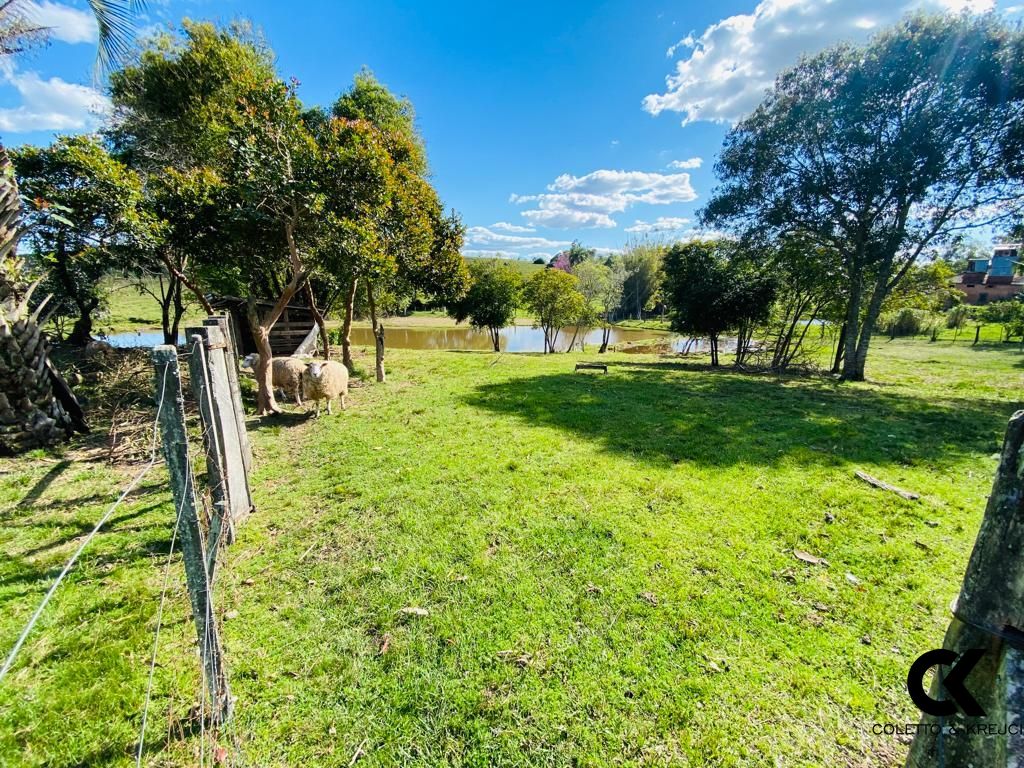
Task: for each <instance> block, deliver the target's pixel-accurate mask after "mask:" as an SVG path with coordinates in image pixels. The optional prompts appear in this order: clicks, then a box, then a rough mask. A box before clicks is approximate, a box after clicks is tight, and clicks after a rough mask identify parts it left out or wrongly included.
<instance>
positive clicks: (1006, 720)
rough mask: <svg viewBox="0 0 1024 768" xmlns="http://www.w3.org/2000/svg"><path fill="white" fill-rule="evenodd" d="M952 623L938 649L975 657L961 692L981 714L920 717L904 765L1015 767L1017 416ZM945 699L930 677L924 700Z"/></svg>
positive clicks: (1019, 658)
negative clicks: (977, 656) (978, 654)
mask: <svg viewBox="0 0 1024 768" xmlns="http://www.w3.org/2000/svg"><path fill="white" fill-rule="evenodd" d="M953 617H954V618H953V620H952V621H951V622H950V625H949V629H948V630H947V631H946V638H945V640H944V642H943V648H944V649H947V650H950V651H953V652H955V653H956V654H957V655H958V657H959V658H963V657H961V656H960V654H962V653H963V652H964V651H969V650H972V649H979V650H981V651H982V652H983V655H981V657H980V660H978V661H977V662H976V664H975V666H974V667H973V669H971V668H968V669H967V674H968V676H967V677H966V686H965V687H966V688H967V690H968V692H969V693H970V694H971V695H972V696H973V698H974V699H975V700H976V701H977V703H978V704H979V705H980V706H981V708H982V709H983V710H984V712H985V714H984V715H983V716H977V717H970V718H968V717H965V716H964V715H963V714H962V713H961V712H960V711H957V712H956V714H954V715H952V716H947V717H942V716H934V715H927V714H926V715H924V716H923V717H922V719H921V725H920V726H919V727H918V730H917V731H916V732H915V736H914V743H913V745H912V746H911V749H910V755H909V756H908V757H907V766H910V767H911V768H925V767H926V766H929V767H930V766H938V765H944V766H947V767H948V768H960V767H961V766H963V767H964V768H966V766H986V768H1009V766H1018V765H1022V764H1024V722H1022V720H1021V713H1024V411H1017V412H1016V413H1015V414H1013V416H1012V417H1011V419H1010V423H1009V426H1008V427H1007V429H1006V438H1005V440H1004V441H1003V449H1002V453H1001V455H1000V459H999V469H998V470H997V471H996V478H995V481H994V482H993V484H992V494H991V495H990V496H989V499H988V506H987V507H986V508H985V517H984V518H983V519H982V522H981V528H980V529H979V531H978V538H977V540H976V541H975V543H974V551H973V552H972V553H971V559H970V561H969V562H968V564H967V570H966V572H965V573H964V581H963V586H962V587H961V589H960V596H959V597H958V598H957V601H956V603H955V604H954V606H953ZM959 658H958V661H959ZM955 668H956V666H955V665H954V669H955ZM940 669H941V668H940ZM958 677H959V675H958ZM950 679H951V680H952V675H950ZM959 682H960V681H959V680H957V684H959ZM950 689H953V684H952V682H951V684H950ZM948 692H949V691H948V690H947V689H945V688H944V686H943V682H942V676H941V675H940V674H937V675H936V676H935V678H934V680H933V683H932V690H931V693H930V696H931V698H932V699H935V700H937V701H939V700H943V699H946V698H948V697H947V696H946V694H947V693H948ZM957 703H958V704H959V702H957ZM992 729H994V731H993V730H992Z"/></svg>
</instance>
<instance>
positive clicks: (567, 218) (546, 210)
mask: <svg viewBox="0 0 1024 768" xmlns="http://www.w3.org/2000/svg"><path fill="white" fill-rule="evenodd" d="M522 216H523V218H525V219H526V220H527V221H529V222H530V223H531V224H536V225H537V226H539V227H548V228H550V229H576V228H577V227H579V228H581V229H591V228H602V229H611V228H612V227H614V226H616V224H615V220H614V219H613V218H612V217H611V216H609V215H608V214H606V213H595V212H594V211H577V210H573V209H571V208H565V207H561V206H559V205H557V204H555V203H553V202H552V201H550V200H545V201H543V202H542V203H541V206H540V208H535V209H532V210H529V211H523V213H522Z"/></svg>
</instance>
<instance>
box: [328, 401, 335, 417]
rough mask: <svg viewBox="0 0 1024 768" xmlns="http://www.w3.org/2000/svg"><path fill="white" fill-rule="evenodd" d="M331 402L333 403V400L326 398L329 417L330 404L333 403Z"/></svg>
mask: <svg viewBox="0 0 1024 768" xmlns="http://www.w3.org/2000/svg"><path fill="white" fill-rule="evenodd" d="M333 402H334V400H332V399H331V398H329V397H328V398H327V415H328V416H330V415H331V403H333Z"/></svg>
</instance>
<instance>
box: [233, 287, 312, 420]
mask: <svg viewBox="0 0 1024 768" xmlns="http://www.w3.org/2000/svg"><path fill="white" fill-rule="evenodd" d="M308 277H309V273H308V272H305V271H303V272H299V273H298V274H293V275H292V279H291V281H289V283H288V285H286V286H285V287H284V291H283V292H282V293H281V295H280V296H279V297H278V299H277V301H276V302H275V303H274V306H273V307H271V308H270V310H268V311H267V313H266V314H264V315H263V316H262V317H260V314H259V312H258V311H257V309H256V297H255V296H253V295H252V294H250V295H249V299H248V302H247V305H246V313H247V316H248V318H249V328H250V329H251V330H252V336H253V341H255V342H256V350H257V351H258V352H259V354H260V359H259V361H258V362H257V364H256V369H255V374H256V414H257V415H259V416H266V415H268V414H271V413H280V412H281V409H280V408H278V407H277V400H275V399H274V377H273V362H272V361H273V357H274V353H273V350H272V348H271V346H270V331H271V330H272V329H273V328H274V325H275V324H276V323H277V321H278V319H279V318H280V317H281V314H282V313H283V312H284V309H285V307H287V306H288V302H290V301H291V300H292V298H293V297H294V296H295V294H296V293H298V292H299V289H300V288H301V287H302V284H303V283H304V282H305V281H306V279H307V278H308Z"/></svg>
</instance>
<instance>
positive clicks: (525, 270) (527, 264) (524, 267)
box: [465, 256, 544, 278]
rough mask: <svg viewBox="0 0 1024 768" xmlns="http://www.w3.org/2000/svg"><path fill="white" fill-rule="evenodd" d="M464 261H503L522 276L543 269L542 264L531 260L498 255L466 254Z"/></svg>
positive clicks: (527, 275)
mask: <svg viewBox="0 0 1024 768" xmlns="http://www.w3.org/2000/svg"><path fill="white" fill-rule="evenodd" d="M465 259H466V261H503V262H507V263H508V264H511V265H512V266H513V267H514V268H515V269H516V271H517V272H519V274H520V275H522V276H523V277H524V278H525V277H529V276H530V275H532V274H533V273H534V272H536V271H538V270H541V269H544V265H543V264H534V263H533V262H532V261H526V260H524V259H506V258H503V257H500V256H466V257H465Z"/></svg>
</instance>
